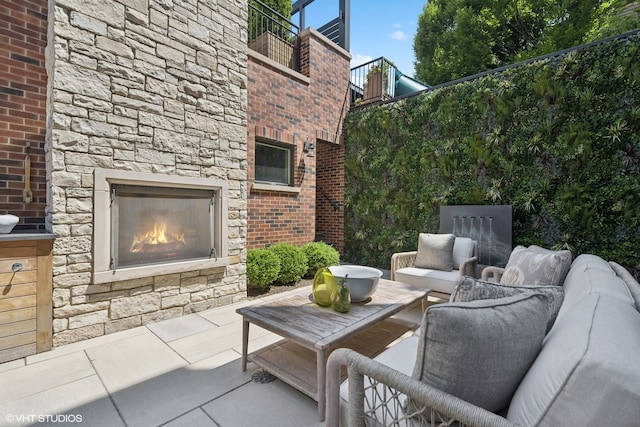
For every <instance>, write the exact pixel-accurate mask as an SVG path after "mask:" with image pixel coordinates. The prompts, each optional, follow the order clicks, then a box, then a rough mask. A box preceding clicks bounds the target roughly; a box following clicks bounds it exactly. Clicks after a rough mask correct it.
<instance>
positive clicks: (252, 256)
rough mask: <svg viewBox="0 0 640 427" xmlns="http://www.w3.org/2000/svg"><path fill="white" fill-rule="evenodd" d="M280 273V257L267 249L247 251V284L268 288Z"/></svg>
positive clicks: (253, 286) (252, 286) (251, 286)
mask: <svg viewBox="0 0 640 427" xmlns="http://www.w3.org/2000/svg"><path fill="white" fill-rule="evenodd" d="M278 274H280V257H279V256H278V254H276V253H274V252H272V251H268V250H266V249H249V250H248V251H247V281H248V283H247V286H248V287H250V288H259V289H267V288H269V285H271V284H272V283H273V282H275V280H276V279H277V278H278Z"/></svg>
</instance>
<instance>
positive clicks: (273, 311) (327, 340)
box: [236, 279, 430, 421]
mask: <svg viewBox="0 0 640 427" xmlns="http://www.w3.org/2000/svg"><path fill="white" fill-rule="evenodd" d="M429 291H430V290H429V289H425V288H420V287H417V286H411V285H407V284H404V283H400V282H392V281H390V280H385V279H380V282H379V283H378V288H377V289H376V292H375V293H374V295H373V297H372V298H371V299H370V300H369V301H366V302H363V303H353V304H351V309H350V310H349V312H348V313H338V312H336V311H334V310H333V309H331V308H323V307H320V306H318V305H317V304H315V303H314V302H313V301H312V296H311V295H312V290H311V287H310V286H309V287H306V288H300V289H298V290H295V291H291V292H286V293H283V294H280V295H279V297H278V298H277V299H274V300H270V301H265V302H263V303H258V304H255V305H251V306H247V307H242V308H239V309H237V310H236V312H237V313H239V314H241V315H242V320H243V323H242V370H243V371H246V370H247V361H251V362H253V363H255V364H256V365H258V366H260V367H262V368H263V369H265V370H266V371H267V372H270V373H271V374H273V375H275V376H277V377H278V378H280V379H281V380H282V381H284V382H286V383H287V384H289V385H291V386H293V387H295V388H296V389H298V390H300V391H301V392H303V393H305V394H306V395H308V396H310V397H311V398H313V399H314V400H316V401H317V402H318V416H319V419H320V421H323V420H324V413H325V387H326V364H327V358H328V357H329V354H330V352H331V351H333V350H334V349H336V348H338V347H349V348H353V349H355V350H357V351H359V352H361V353H363V354H365V355H367V356H369V357H373V356H375V355H376V354H378V353H380V352H381V351H382V350H384V348H385V347H386V346H388V345H389V344H390V343H391V342H393V341H395V340H396V339H397V338H399V337H400V336H402V335H403V334H404V333H406V332H407V331H409V330H410V329H411V328H412V327H413V328H415V325H414V324H409V323H407V322H405V321H401V320H397V319H390V317H391V316H393V315H394V314H396V313H398V312H399V311H401V310H403V309H405V308H407V307H409V306H411V305H412V304H414V303H417V302H418V301H422V309H423V311H424V308H425V307H426V300H427V299H426V297H427V294H428V293H429ZM252 323H253V324H255V325H258V326H260V327H262V328H264V329H266V330H268V331H271V332H273V333H276V334H278V335H280V336H282V337H284V338H285V340H283V341H280V342H278V343H276V344H273V345H270V346H267V347H265V348H262V349H260V350H258V351H256V352H253V353H251V354H247V352H248V344H249V325H250V324H252ZM313 353H315V358H314V357H313ZM314 359H315V360H314Z"/></svg>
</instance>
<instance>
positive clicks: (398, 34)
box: [391, 30, 407, 41]
mask: <svg viewBox="0 0 640 427" xmlns="http://www.w3.org/2000/svg"><path fill="white" fill-rule="evenodd" d="M391 38H392V39H393V40H400V41H402V40H405V39H406V38H407V34H406V33H405V32H404V31H400V30H396V31H394V32H393V33H391Z"/></svg>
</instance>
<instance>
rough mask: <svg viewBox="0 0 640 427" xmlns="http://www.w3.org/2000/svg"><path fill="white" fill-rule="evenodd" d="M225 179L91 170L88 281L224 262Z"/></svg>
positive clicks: (114, 279) (225, 263)
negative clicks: (91, 251)
mask: <svg viewBox="0 0 640 427" xmlns="http://www.w3.org/2000/svg"><path fill="white" fill-rule="evenodd" d="M227 191H228V189H227V184H226V183H225V182H224V181H220V180H216V179H209V178H196V177H183V176H174V175H165V174H152V173H151V174H150V173H139V172H131V171H122V170H111V169H96V170H95V173H94V205H95V206H94V208H95V209H94V212H95V217H94V240H93V244H94V271H93V283H96V284H99V283H108V282H115V281H121V280H130V279H135V278H140V277H148V276H157V275H162V274H170V273H177V272H184V271H189V270H197V269H206V268H212V267H220V266H225V265H228V263H229V260H228V251H227V246H226V242H227V217H228V216H227V209H228V208H227V203H228V202H227Z"/></svg>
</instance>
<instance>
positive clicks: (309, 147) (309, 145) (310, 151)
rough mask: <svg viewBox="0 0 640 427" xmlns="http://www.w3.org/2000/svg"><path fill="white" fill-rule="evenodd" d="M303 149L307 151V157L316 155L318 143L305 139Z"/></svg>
mask: <svg viewBox="0 0 640 427" xmlns="http://www.w3.org/2000/svg"><path fill="white" fill-rule="evenodd" d="M302 149H303V150H304V152H305V153H307V157H315V155H316V153H315V150H316V144H315V143H314V142H311V141H305V142H304V144H303V145H302Z"/></svg>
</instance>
